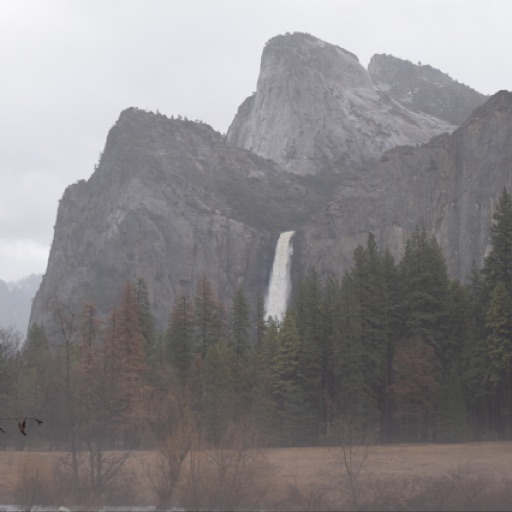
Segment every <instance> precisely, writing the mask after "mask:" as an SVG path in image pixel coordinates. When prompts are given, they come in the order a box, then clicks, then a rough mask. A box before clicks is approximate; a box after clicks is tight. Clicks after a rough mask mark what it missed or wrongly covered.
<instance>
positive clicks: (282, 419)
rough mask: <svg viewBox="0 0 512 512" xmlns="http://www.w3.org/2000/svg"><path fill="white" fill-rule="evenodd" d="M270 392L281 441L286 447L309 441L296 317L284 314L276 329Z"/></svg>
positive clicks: (308, 421)
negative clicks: (277, 332)
mask: <svg viewBox="0 0 512 512" xmlns="http://www.w3.org/2000/svg"><path fill="white" fill-rule="evenodd" d="M272 373H273V376H272V383H273V386H274V389H273V390H272V395H273V400H274V402H275V405H276V414H277V417H278V421H279V433H280V437H281V442H282V443H283V444H285V445H287V446H292V445H296V444H303V443H304V442H306V441H309V440H310V436H311V432H310V431H309V429H308V426H309V425H310V418H311V411H310V410H308V408H307V404H306V402H305V400H304V389H303V380H302V378H303V377H302V375H301V360H300V340H299V333H298V331H297V323H296V320H295V317H294V315H293V314H291V313H287V314H286V315H285V318H284V320H283V323H282V325H281V328H280V330H279V334H278V337H277V347H276V351H275V353H274V357H273V360H272Z"/></svg>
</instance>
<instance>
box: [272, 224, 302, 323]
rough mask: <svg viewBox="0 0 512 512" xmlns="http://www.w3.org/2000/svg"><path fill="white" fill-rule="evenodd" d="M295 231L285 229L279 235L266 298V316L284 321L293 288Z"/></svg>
mask: <svg viewBox="0 0 512 512" xmlns="http://www.w3.org/2000/svg"><path fill="white" fill-rule="evenodd" d="M294 234H295V231H285V232H284V233H281V234H280V235H279V240H278V241H277V246H276V254H275V256H274V264H273V266H272V273H271V274H270V283H269V285H268V293H267V297H266V298H265V318H268V317H269V316H271V317H273V318H274V319H276V320H277V321H278V322H282V320H283V318H284V315H285V313H286V307H287V305H288V297H289V296H290V290H291V277H290V266H291V260H292V258H291V256H292V254H293V245H292V237H293V235H294Z"/></svg>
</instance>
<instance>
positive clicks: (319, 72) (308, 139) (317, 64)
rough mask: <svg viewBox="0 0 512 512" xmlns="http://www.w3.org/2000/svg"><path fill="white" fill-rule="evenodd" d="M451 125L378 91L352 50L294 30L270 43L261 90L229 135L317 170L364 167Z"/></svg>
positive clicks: (304, 169)
mask: <svg viewBox="0 0 512 512" xmlns="http://www.w3.org/2000/svg"><path fill="white" fill-rule="evenodd" d="M453 129H454V126H453V125H452V124H450V123H449V122H447V121H444V120H442V119H438V118H436V117H433V116H431V115H429V114H426V113H425V112H421V111H417V112H413V111H411V110H408V109H407V108H405V107H404V106H403V105H402V104H400V103H399V102H398V101H396V100H394V99H393V98H392V97H391V96H389V95H388V94H386V93H385V92H383V91H382V90H381V89H379V88H378V87H377V86H376V85H375V84H374V82H373V81H372V78H371V76H370V74H369V73H368V71H367V70H366V69H365V68H364V67H363V66H362V65H361V64H360V63H359V61H358V59H357V57H356V56H355V55H353V54H352V53H350V52H348V51H346V50H344V49H342V48H340V47H338V46H335V45H332V44H328V43H326V42H324V41H321V40H319V39H317V38H315V37H313V36H311V35H308V34H302V33H294V34H290V35H285V36H277V37H274V38H272V39H271V40H270V41H269V42H268V43H267V45H266V46H265V49H264V50H263V55H262V57H261V68H260V74H259V78H258V83H257V88H256V93H255V94H253V95H252V96H250V97H249V98H247V99H246V100H245V101H244V102H243V103H242V105H241V106H240V108H239V110H238V112H237V114H236V117H235V119H234V120H233V123H232V125H231V126H230V128H229V130H228V132H227V138H228V140H229V141H230V142H231V143H232V144H234V145H235V146H238V147H242V148H245V149H249V150H250V151H252V152H254V153H256V154H257V155H260V156H263V157H265V158H270V159H272V160H274V161H275V162H277V163H278V164H279V165H281V166H282V167H283V168H285V169H286V170H288V171H290V172H293V173H297V174H316V173H318V172H319V171H321V170H323V169H325V168H328V169H334V170H335V171H337V172H344V171H345V170H346V169H348V168H361V167H362V166H363V163H364V162H365V161H367V160H368V159H370V158H378V157H380V156H381V155H382V153H384V152H385V151H386V150H388V149H390V148H392V147H395V146H398V145H406V144H407V145H408V144H414V145H415V144H417V143H423V142H427V141H428V140H429V139H430V138H431V137H433V136H435V135H439V134H440V133H444V132H447V131H452V130H453Z"/></svg>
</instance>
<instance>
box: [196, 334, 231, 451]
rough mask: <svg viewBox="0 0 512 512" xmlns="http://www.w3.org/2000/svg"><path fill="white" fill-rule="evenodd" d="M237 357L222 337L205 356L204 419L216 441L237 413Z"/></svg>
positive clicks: (209, 435) (206, 427)
mask: <svg viewBox="0 0 512 512" xmlns="http://www.w3.org/2000/svg"><path fill="white" fill-rule="evenodd" d="M235 359H236V355H235V354H234V352H233V351H232V349H231V348H230V347H229V346H228V345H227V344H226V343H224V342H221V341H219V342H217V343H214V344H213V345H210V346H209V347H208V350H207V352H206V354H205V357H204V363H203V368H202V379H203V396H202V406H201V421H202V425H203V429H204V434H205V435H206V437H207V439H209V440H211V441H213V442H215V443H218V442H219V441H220V440H221V439H222V435H223V433H224V432H225V431H226V430H227V427H228V425H229V423H230V422H231V421H232V420H234V418H235V416H236V411H237V401H238V399H239V396H237V393H236V372H235V366H236V360H235Z"/></svg>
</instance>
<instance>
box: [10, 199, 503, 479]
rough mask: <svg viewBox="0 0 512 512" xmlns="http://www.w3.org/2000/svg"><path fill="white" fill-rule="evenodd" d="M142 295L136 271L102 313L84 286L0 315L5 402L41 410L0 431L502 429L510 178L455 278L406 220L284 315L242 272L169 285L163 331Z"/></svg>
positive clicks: (159, 434)
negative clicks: (240, 279) (37, 318)
mask: <svg viewBox="0 0 512 512" xmlns="http://www.w3.org/2000/svg"><path fill="white" fill-rule="evenodd" d="M148 297H149V294H148V290H147V286H146V283H145V282H144V280H143V279H138V280H137V281H136V282H128V283H126V284H125V285H124V287H123V290H122V293H121V294H120V297H119V300H118V302H117V304H114V305H113V307H112V311H111V314H110V315H109V317H108V318H103V317H101V318H100V317H99V315H98V313H97V311H96V307H95V305H94V304H91V303H86V304H84V305H83V309H82V311H78V312H77V311H70V310H69V308H68V307H67V305H66V304H58V303H55V304H51V305H49V306H48V307H49V311H50V312H51V315H52V317H53V319H54V322H53V325H54V329H52V330H51V332H46V331H45V330H44V329H43V328H42V327H41V326H39V325H36V324H34V325H32V326H31V328H30V330H29V332H28V334H27V339H26V341H25V342H24V343H23V344H22V345H21V344H20V339H19V336H17V335H16V333H14V332H12V331H9V330H5V329H4V330H1V331H0V338H1V344H0V381H1V386H0V407H1V416H2V417H3V418H16V417H25V416H27V415H29V416H34V417H37V418H41V419H42V420H44V424H43V425H42V426H41V427H38V426H36V425H34V426H32V425H30V429H29V428H28V427H27V433H28V435H27V436H23V435H20V433H19V432H17V431H15V430H16V429H15V428H14V429H13V428H7V427H9V425H8V424H7V423H5V421H2V420H0V423H1V426H2V427H3V428H4V429H5V430H6V432H5V434H0V436H1V437H0V441H2V442H3V443H4V445H5V444H14V445H15V446H17V447H18V448H20V449H22V448H23V447H24V446H28V447H35V446H36V447H42V448H48V449H50V450H65V451H70V453H72V454H74V457H77V453H79V452H80V451H81V450H86V451H88V452H89V453H90V456H91V461H94V460H95V459H94V457H95V456H96V455H95V454H98V453H100V454H101V453H102V452H103V451H104V450H107V449H108V450H111V449H134V448H141V449H142V448H148V449H151V448H154V447H155V446H157V443H158V440H160V439H163V438H165V436H166V433H167V432H168V431H169V430H174V431H178V430H179V431H192V430H193V431H194V432H196V434H197V435H200V436H201V439H203V440H204V441H205V442H206V443H209V444H211V445H212V446H214V445H216V444H218V443H219V442H221V440H222V438H223V435H224V433H225V432H227V431H228V430H229V429H230V426H231V425H233V424H240V423H243V424H246V425H250V426H251V429H254V431H255V432H257V434H258V438H259V439H260V441H261V443H262V444H264V445H265V446H301V445H302V446H305V445H320V444H335V443H338V442H339V441H340V440H343V439H344V438H346V436H347V435H350V436H351V437H352V438H353V439H356V440H358V441H361V442H362V441H364V440H365V439H369V438H371V439H372V440H373V441H375V442H379V443H394V442H460V441H469V440H490V439H510V438H511V436H512V198H511V196H510V195H509V194H508V192H507V190H506V189H503V192H502V194H501V196H500V198H499V201H498V204H497V208H496V212H495V214H494V222H493V225H492V229H491V239H490V249H489V252H488V255H487V256H486V258H485V260H484V262H483V264H482V266H481V267H480V268H479V267H478V266H476V265H475V266H474V268H473V269H472V273H471V279H470V280H469V281H468V282H466V283H461V282H459V281H457V280H454V279H452V278H450V277H449V275H448V273H447V268H446V264H445V261H444V258H443V254H442V253H441V250H440V248H439V245H438V243H437V241H436V239H435V238H433V237H432V238H431V237H429V236H428V235H427V233H426V231H425V229H423V228H422V227H418V228H417V229H416V230H415V232H414V233H413V234H412V236H411V237H410V239H409V240H407V242H406V246H405V250H404V254H403V257H402V258H401V260H400V261H394V259H393V258H392V257H391V255H390V254H389V253H388V252H387V251H385V250H382V249H381V248H379V247H378V246H377V244H376V241H375V238H374V236H373V235H372V234H369V236H368V240H367V243H366V245H365V246H359V247H358V248H357V249H356V250H355V252H354V256H353V265H352V267H351V268H350V270H348V271H346V272H345V273H344V274H343V275H340V276H335V277H333V276H330V277H323V276H319V275H318V274H317V273H315V271H314V270H311V271H310V272H309V273H308V275H306V276H304V277H303V279H302V280H301V281H300V282H296V283H294V287H293V296H292V298H291V300H290V305H289V308H288V311H287V314H286V316H285V318H284V319H283V321H282V323H281V324H278V323H277V322H276V321H275V320H274V319H272V318H268V319H266V318H265V317H264V307H263V296H262V295H260V296H258V297H247V296H246V295H245V292H244V290H243V288H239V289H238V291H237V293H236V294H235V296H234V297H233V299H232V301H231V303H229V304H222V303H220V302H219V300H218V299H217V297H216V295H215V293H214V291H213V289H212V286H211V284H210V281H209V279H208V276H207V275H204V276H203V277H202V278H201V279H200V281H199V282H198V284H197V287H196V291H195V295H193V296H189V295H188V294H187V293H185V292H182V293H179V294H177V297H176V300H175V302H174V304H173V305H172V307H171V310H170V314H169V322H168V327H167V329H166V331H165V332H157V330H156V328H155V323H154V320H153V317H152V313H151V304H150V301H149V298H148ZM98 460H100V459H98ZM74 463H75V465H76V461H74ZM92 463H93V462H91V464H92ZM70 464H71V467H74V466H73V461H72V463H70ZM91 467H93V466H91ZM98 471H100V472H101V468H99V469H98ZM103 471H106V469H105V468H103ZM92 474H94V471H93V472H92ZM98 482H99V483H98V485H101V479H100V480H98Z"/></svg>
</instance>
